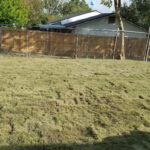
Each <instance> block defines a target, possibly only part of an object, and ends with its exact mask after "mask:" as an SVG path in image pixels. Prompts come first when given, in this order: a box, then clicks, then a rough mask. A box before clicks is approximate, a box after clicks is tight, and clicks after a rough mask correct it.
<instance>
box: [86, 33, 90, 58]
mask: <svg viewBox="0 0 150 150" xmlns="http://www.w3.org/2000/svg"><path fill="white" fill-rule="evenodd" d="M89 48H90V34H89V35H88V43H87V51H86V57H87V58H88V57H89V56H88V54H89Z"/></svg>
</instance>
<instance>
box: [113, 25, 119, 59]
mask: <svg viewBox="0 0 150 150" xmlns="http://www.w3.org/2000/svg"><path fill="white" fill-rule="evenodd" d="M118 32H119V28H118V30H117V33H116V38H115V45H114V49H113V60H114V59H115V52H116V47H117V41H118Z"/></svg>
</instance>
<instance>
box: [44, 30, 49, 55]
mask: <svg viewBox="0 0 150 150" xmlns="http://www.w3.org/2000/svg"><path fill="white" fill-rule="evenodd" d="M48 33H49V32H48V28H47V31H46V46H45V47H46V51H45V54H46V55H48V41H49V36H48Z"/></svg>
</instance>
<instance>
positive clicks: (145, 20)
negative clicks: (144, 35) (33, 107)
mask: <svg viewBox="0 0 150 150" xmlns="http://www.w3.org/2000/svg"><path fill="white" fill-rule="evenodd" d="M121 15H122V16H123V17H125V18H126V19H128V20H130V21H132V22H134V23H137V24H139V25H141V26H143V27H145V28H147V29H148V28H149V26H150V0H132V3H131V5H130V6H127V5H126V4H124V6H123V7H122V8H121Z"/></svg>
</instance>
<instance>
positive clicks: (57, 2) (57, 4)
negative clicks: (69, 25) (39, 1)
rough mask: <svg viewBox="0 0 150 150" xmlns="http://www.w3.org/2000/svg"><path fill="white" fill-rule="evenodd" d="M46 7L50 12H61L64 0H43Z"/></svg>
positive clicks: (56, 13)
mask: <svg viewBox="0 0 150 150" xmlns="http://www.w3.org/2000/svg"><path fill="white" fill-rule="evenodd" d="M43 2H44V8H45V9H46V10H47V12H48V14H55V15H58V14H60V8H61V7H62V5H63V3H64V2H63V0H43Z"/></svg>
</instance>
